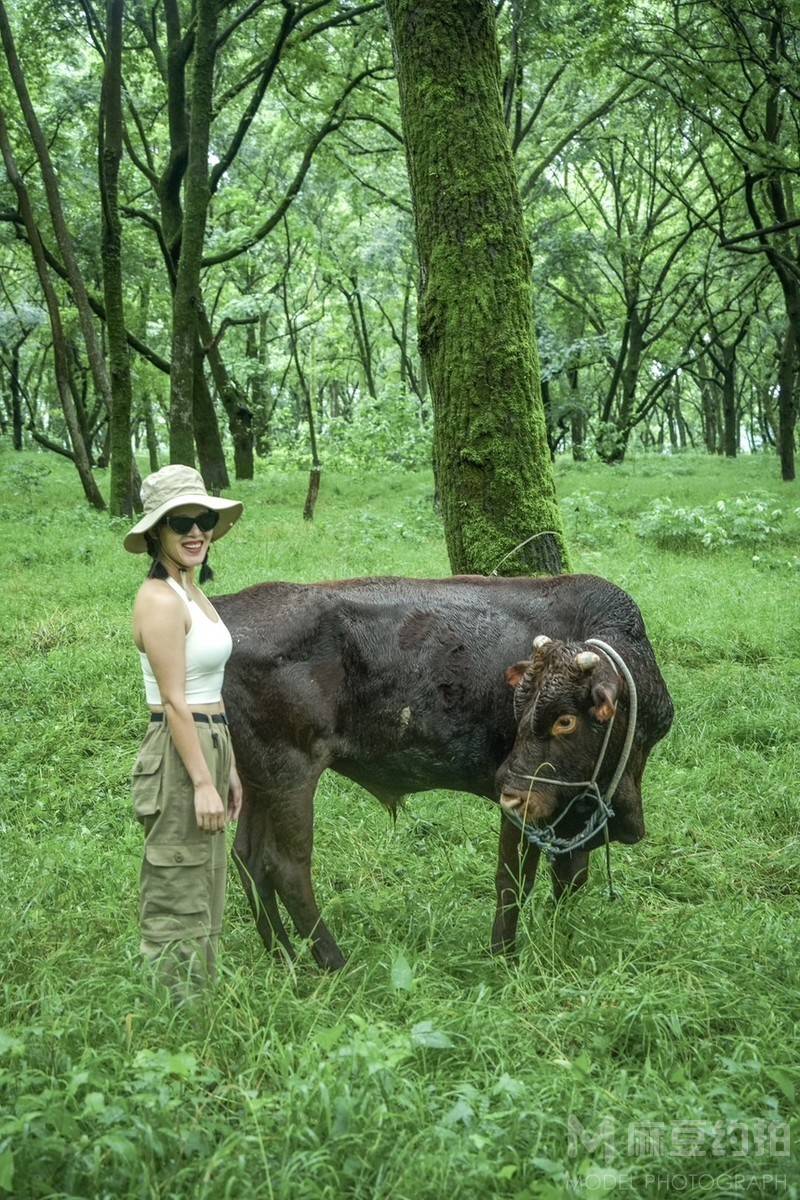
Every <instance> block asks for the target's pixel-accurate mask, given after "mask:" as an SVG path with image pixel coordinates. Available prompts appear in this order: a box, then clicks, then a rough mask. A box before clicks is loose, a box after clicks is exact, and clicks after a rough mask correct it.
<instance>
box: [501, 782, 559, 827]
mask: <svg viewBox="0 0 800 1200" xmlns="http://www.w3.org/2000/svg"><path fill="white" fill-rule="evenodd" d="M500 807H501V808H503V809H505V810H506V811H507V812H513V813H514V814H515V815H516V816H518V817H520V818H521V819H522V820H523V821H525V822H527V823H528V824H531V825H543V824H545V822H547V821H549V820H550V818H551V817H552V815H553V813H554V812H555V810H556V801H555V797H554V796H547V795H544V794H543V793H542V792H515V791H512V790H511V789H507V788H504V789H503V791H502V792H501V793H500Z"/></svg>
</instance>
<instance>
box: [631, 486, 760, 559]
mask: <svg viewBox="0 0 800 1200" xmlns="http://www.w3.org/2000/svg"><path fill="white" fill-rule="evenodd" d="M783 515H784V513H783V509H781V508H775V507H773V505H772V503H771V502H770V501H769V500H768V499H766V498H765V497H763V496H739V497H738V498H737V499H735V500H730V501H728V500H718V501H717V502H716V504H714V505H705V506H702V505H698V506H697V507H696V508H683V507H681V506H676V505H675V504H674V503H673V502H672V500H670V499H669V497H666V498H665V499H663V500H654V501H653V502H652V504H650V506H649V508H647V509H646V510H645V512H643V513H642V515H641V517H640V518H639V523H638V526H637V533H638V534H639V537H642V538H647V539H649V540H650V541H653V542H655V544H656V545H657V546H659V547H660V548H661V549H663V550H719V549H721V548H722V547H723V546H736V545H739V546H741V545H748V546H753V545H763V543H765V542H766V541H768V540H769V539H770V538H774V537H775V536H776V535H777V534H779V533H780V532H781V522H782V520H783Z"/></svg>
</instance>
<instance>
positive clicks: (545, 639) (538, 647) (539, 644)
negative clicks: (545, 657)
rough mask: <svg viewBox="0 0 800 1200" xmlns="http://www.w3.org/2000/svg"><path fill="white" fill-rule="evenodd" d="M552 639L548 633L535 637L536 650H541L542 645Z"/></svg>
mask: <svg viewBox="0 0 800 1200" xmlns="http://www.w3.org/2000/svg"><path fill="white" fill-rule="evenodd" d="M550 640H551V639H550V638H549V637H548V636H547V634H546V633H540V634H539V636H538V637H535V638H534V639H533V648H534V650H541V648H542V646H546V645H547V643H548V642H549V641H550Z"/></svg>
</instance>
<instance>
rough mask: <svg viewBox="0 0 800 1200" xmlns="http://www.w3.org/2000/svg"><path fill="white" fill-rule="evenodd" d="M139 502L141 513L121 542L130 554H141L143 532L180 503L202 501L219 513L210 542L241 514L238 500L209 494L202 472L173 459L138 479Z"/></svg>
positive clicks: (143, 545) (225, 531) (221, 534)
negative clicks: (140, 496)
mask: <svg viewBox="0 0 800 1200" xmlns="http://www.w3.org/2000/svg"><path fill="white" fill-rule="evenodd" d="M142 504H143V506H144V516H143V517H141V519H140V520H139V521H137V522H136V524H135V525H134V527H133V529H131V530H130V532H129V533H128V534H127V536H126V537H125V541H124V542H123V545H124V547H125V549H126V550H130V552H131V554H144V553H145V551H146V550H147V542H146V541H145V536H144V535H145V534H146V533H147V531H148V529H152V528H153V526H154V525H157V524H158V522H159V521H160V520H161V518H162V517H164V516H166V514H167V513H168V512H169V511H170V510H171V509H173V508H180V507H181V506H182V505H183V504H202V505H203V506H204V507H205V508H213V509H214V511H215V512H218V513H219V514H220V518H219V521H218V522H217V524H216V526H215V528H214V530H213V532H212V534H211V540H212V542H217V541H219V539H220V538H221V537H224V536H225V534H226V533H227V532H228V530H229V529H230V527H231V526H232V525H234V524H235V523H236V521H238V520H239V517H240V516H241V515H242V505H241V504H240V503H239V501H238V500H223V499H222V498H221V497H220V496H209V494H208V492H207V491H206V485H205V484H204V483H203V476H202V475H201V474H200V472H199V471H195V469H194V467H183V466H181V465H180V464H179V463H174V464H172V465H171V466H169V467H162V468H161V470H160V471H154V472H153V474H152V475H148V476H147V478H146V479H143V480H142Z"/></svg>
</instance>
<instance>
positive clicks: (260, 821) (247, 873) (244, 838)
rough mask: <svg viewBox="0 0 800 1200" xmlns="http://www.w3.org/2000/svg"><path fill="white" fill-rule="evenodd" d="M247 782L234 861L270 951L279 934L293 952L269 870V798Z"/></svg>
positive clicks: (234, 850) (257, 926) (261, 934)
mask: <svg viewBox="0 0 800 1200" xmlns="http://www.w3.org/2000/svg"><path fill="white" fill-rule="evenodd" d="M243 784H244V792H245V795H244V804H243V806H242V815H241V817H240V818H239V824H238V828H237V830H236V842H235V844H234V847H233V861H234V862H235V863H236V869H237V870H238V872H239V878H240V880H241V882H242V887H243V888H244V894H245V895H246V896H247V900H248V903H249V905H250V910H251V912H252V914H253V918H254V920H255V923H256V928H257V929H258V932H259V935H260V937H261V940H262V942H263V943H264V946H265V947H266V949H267V950H273V949H274V940H275V937H276V936H277V938H278V941H279V942H280V943H281V945H282V946H283V947H284V948H285V949H286V950H288V952H289V954H291V955H293V953H294V952H293V950H292V944H291V942H290V941H289V936H288V934H287V932H286V929H285V928H284V924H283V921H282V920H281V914H280V912H279V910H278V903H277V898H276V895H275V885H274V883H273V881H272V878H271V876H270V875H269V873H268V870H267V846H268V845H269V843H270V841H271V840H272V838H271V833H270V829H269V809H268V804H269V797H268V796H266V795H264V794H263V792H260V791H259V789H258V788H256V787H254V786H253V785H252V784H251V783H249V782H248V781H243Z"/></svg>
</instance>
